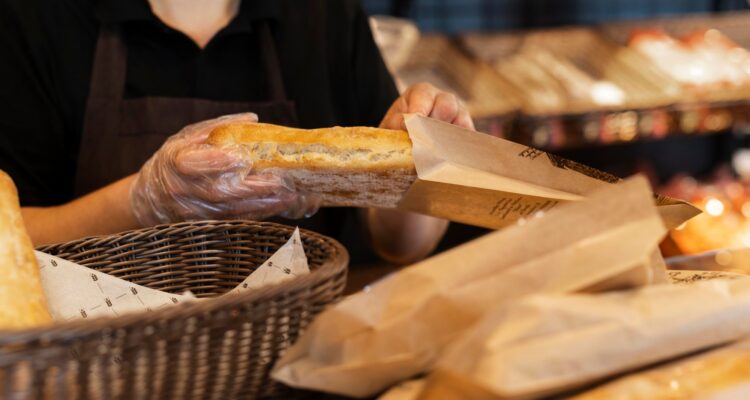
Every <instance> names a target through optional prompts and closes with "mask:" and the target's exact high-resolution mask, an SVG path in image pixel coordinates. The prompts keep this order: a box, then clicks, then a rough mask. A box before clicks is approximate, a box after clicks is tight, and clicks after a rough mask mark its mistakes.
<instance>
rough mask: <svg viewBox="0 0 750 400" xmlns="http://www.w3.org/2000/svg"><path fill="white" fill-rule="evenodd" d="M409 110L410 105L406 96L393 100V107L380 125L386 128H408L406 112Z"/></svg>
mask: <svg viewBox="0 0 750 400" xmlns="http://www.w3.org/2000/svg"><path fill="white" fill-rule="evenodd" d="M408 111H409V105H408V104H407V103H406V97H405V96H400V97H399V98H398V99H396V101H394V102H393V104H392V105H391V108H389V109H388V112H387V113H386V114H385V117H383V121H381V122H380V127H381V128H385V129H403V130H405V129H406V124H405V122H404V114H405V113H407V112H408Z"/></svg>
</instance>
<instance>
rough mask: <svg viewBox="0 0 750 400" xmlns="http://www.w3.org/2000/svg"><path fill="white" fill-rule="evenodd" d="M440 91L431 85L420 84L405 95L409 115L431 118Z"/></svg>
mask: <svg viewBox="0 0 750 400" xmlns="http://www.w3.org/2000/svg"><path fill="white" fill-rule="evenodd" d="M438 94H440V91H439V90H438V89H437V88H436V87H434V86H432V85H430V84H429V83H418V84H416V85H414V86H412V87H410V88H409V90H407V92H406V93H404V97H406V103H407V105H408V109H407V111H406V112H407V113H409V114H419V115H423V116H425V117H426V116H429V115H430V114H431V113H432V110H433V108H434V106H435V100H436V98H437V96H438Z"/></svg>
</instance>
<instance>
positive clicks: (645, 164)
mask: <svg viewBox="0 0 750 400" xmlns="http://www.w3.org/2000/svg"><path fill="white" fill-rule="evenodd" d="M363 4H364V6H365V9H366V11H367V12H368V13H369V14H370V15H371V22H372V26H373V31H374V33H375V38H376V42H377V43H378V45H379V46H380V48H381V51H382V52H383V55H384V58H385V60H386V63H387V64H388V67H389V68H390V70H391V71H392V72H393V74H394V76H395V78H396V79H397V82H398V84H399V86H400V87H401V88H403V87H405V86H406V85H408V84H410V83H413V82H417V81H425V80H426V81H429V82H432V83H433V84H435V85H436V86H439V87H442V88H444V89H449V90H452V91H454V92H456V93H458V94H459V95H460V96H461V98H462V99H463V100H464V101H465V102H466V103H467V105H468V106H469V108H470V109H471V111H472V114H473V116H474V118H475V120H476V123H477V127H478V130H480V131H482V132H484V133H487V134H490V135H495V136H498V137H502V138H506V139H509V140H513V141H516V142H521V143H524V144H528V145H531V146H535V147H538V148H542V149H544V150H546V151H549V152H551V153H555V154H559V155H562V156H564V157H567V158H570V159H573V160H576V161H579V162H583V163H585V164H588V165H591V166H594V167H596V168H599V169H602V170H605V171H608V172H610V173H612V174H615V175H617V176H620V177H626V176H629V175H632V174H635V173H642V174H645V175H646V176H648V177H649V178H650V180H651V181H652V184H653V185H654V187H655V188H656V190H657V191H658V192H660V193H662V194H666V195H670V196H674V197H679V198H682V199H686V200H689V201H691V202H693V203H694V204H696V205H697V206H699V207H700V208H702V209H704V210H705V211H706V213H705V214H704V215H703V216H701V217H698V218H696V219H694V220H693V221H691V222H689V223H688V224H686V225H685V226H682V227H680V228H679V229H678V230H675V231H673V232H672V234H671V235H670V238H669V240H667V241H665V243H664V244H663V246H662V247H663V251H664V252H665V254H666V255H680V254H694V253H700V252H705V251H708V250H713V249H719V248H748V247H750V150H749V149H750V52H749V51H748V49H749V48H750V5H749V4H748V1H746V0H713V1H708V0H683V1H679V0H672V1H668V0H391V1H386V0H365V1H364V2H363ZM481 233H483V232H482V231H480V230H477V229H473V228H469V227H465V226H460V225H457V226H453V227H452V228H451V233H450V234H449V235H448V236H447V238H446V240H445V242H444V243H443V244H442V245H441V247H443V248H446V247H450V246H452V245H455V244H456V243H459V242H461V241H464V240H466V238H467V237H470V236H475V235H479V234H481ZM744 272H748V271H744Z"/></svg>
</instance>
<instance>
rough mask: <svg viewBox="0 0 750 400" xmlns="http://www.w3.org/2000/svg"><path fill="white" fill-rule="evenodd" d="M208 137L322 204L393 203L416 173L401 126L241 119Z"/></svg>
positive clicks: (256, 167) (406, 137)
mask: <svg viewBox="0 0 750 400" xmlns="http://www.w3.org/2000/svg"><path fill="white" fill-rule="evenodd" d="M208 143H209V144H212V145H215V146H220V147H227V146H228V147H231V146H240V147H241V148H242V150H243V154H244V155H245V156H246V157H247V158H248V159H249V160H250V161H252V163H253V169H254V170H255V171H264V172H272V173H281V174H282V175H283V176H286V177H288V178H289V179H291V180H292V182H293V183H294V185H295V187H296V188H297V189H298V190H301V191H304V192H307V193H312V194H315V195H317V196H318V197H319V198H320V199H321V201H322V205H323V206H328V207H331V206H334V207H335V206H351V207H395V205H396V204H397V203H398V201H399V200H400V199H401V197H402V196H403V194H404V193H405V192H406V191H407V190H408V189H409V187H410V186H411V184H412V183H413V182H414V180H415V179H416V171H415V169H414V160H413V158H412V154H411V140H409V134H408V133H406V132H405V131H397V130H389V129H378V128H366V127H334V128H322V129H310V130H306V129H295V128H288V127H283V126H278V125H271V124H260V123H255V124H253V123H243V124H230V125H225V126H221V127H219V128H217V129H215V130H214V131H213V132H211V134H210V136H209V138H208Z"/></svg>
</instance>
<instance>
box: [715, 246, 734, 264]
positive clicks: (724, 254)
mask: <svg viewBox="0 0 750 400" xmlns="http://www.w3.org/2000/svg"><path fill="white" fill-rule="evenodd" d="M714 261H716V264H719V265H721V266H723V267H726V266H727V265H729V264H731V263H732V253H730V252H729V251H727V250H720V251H719V252H718V253H716V255H714Z"/></svg>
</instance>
